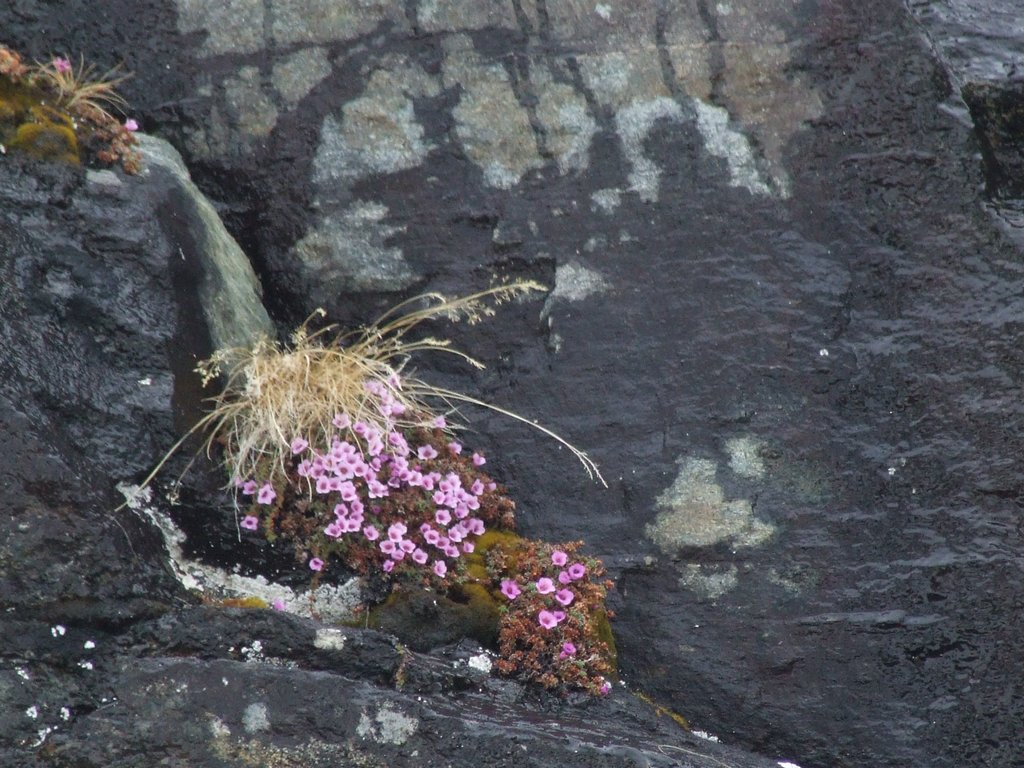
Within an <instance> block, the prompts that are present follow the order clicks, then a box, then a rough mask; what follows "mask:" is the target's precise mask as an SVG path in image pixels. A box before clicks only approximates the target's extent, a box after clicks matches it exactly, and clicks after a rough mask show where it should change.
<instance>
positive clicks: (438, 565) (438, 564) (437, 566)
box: [434, 560, 448, 579]
mask: <svg viewBox="0 0 1024 768" xmlns="http://www.w3.org/2000/svg"><path fill="white" fill-rule="evenodd" d="M434 573H436V574H437V575H438V576H440V577H441V578H442V579H443V578H444V576H445V574H446V573H448V566H447V565H445V564H444V560H435V561H434Z"/></svg>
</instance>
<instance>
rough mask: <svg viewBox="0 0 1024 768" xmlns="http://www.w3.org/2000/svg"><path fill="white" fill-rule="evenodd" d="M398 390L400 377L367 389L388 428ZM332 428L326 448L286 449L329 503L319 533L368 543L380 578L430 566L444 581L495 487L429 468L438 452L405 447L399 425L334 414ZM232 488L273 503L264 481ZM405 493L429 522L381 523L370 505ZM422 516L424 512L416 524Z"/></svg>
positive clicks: (295, 443)
mask: <svg viewBox="0 0 1024 768" xmlns="http://www.w3.org/2000/svg"><path fill="white" fill-rule="evenodd" d="M400 385H401V382H400V381H399V380H398V379H397V378H395V379H394V380H389V382H388V385H387V386H386V385H385V384H384V383H382V382H377V381H374V382H370V383H369V384H367V391H368V392H369V393H370V394H371V395H373V396H374V397H375V398H376V399H377V400H378V402H379V409H380V412H381V414H382V415H383V416H384V417H385V423H386V424H388V425H392V422H391V417H392V416H395V415H399V414H401V413H403V412H404V411H405V407H404V406H403V405H402V404H401V403H400V402H398V400H397V399H396V398H395V397H394V394H393V389H399V388H400ZM444 423H445V422H444V418H443V417H437V419H435V420H434V421H433V425H434V426H441V425H444ZM332 424H334V426H335V427H336V428H337V429H338V430H339V432H340V434H339V435H333V436H331V438H330V445H329V446H328V447H327V448H326V450H322V451H321V450H317V449H316V448H314V447H312V446H311V445H310V443H309V441H308V440H307V439H306V438H305V437H303V436H296V437H295V438H294V439H293V440H292V442H291V445H290V449H291V454H292V457H293V460H294V461H295V462H296V464H295V465H294V466H295V473H296V474H297V475H298V476H299V477H300V478H303V479H305V481H306V482H307V483H308V484H309V489H310V491H311V492H312V493H314V498H319V499H322V500H323V501H324V502H326V503H327V505H328V508H329V509H330V508H331V503H332V502H333V512H334V519H333V520H332V521H330V522H329V523H328V524H327V525H326V527H324V529H323V534H324V536H326V537H327V538H328V539H332V540H335V541H344V540H346V538H347V537H349V536H354V537H355V540H354V542H353V543H358V544H362V545H363V546H365V545H366V544H367V543H370V542H372V547H373V549H374V551H376V552H377V553H378V558H379V560H380V568H381V570H382V571H384V572H385V573H391V572H393V571H394V570H395V568H396V566H398V564H401V563H404V564H406V565H409V566H410V567H416V566H419V567H423V568H425V569H429V571H430V572H431V573H433V574H434V575H435V576H437V577H438V578H442V579H443V578H444V577H445V576H446V575H447V573H448V570H449V568H450V566H451V565H452V561H454V560H456V559H458V558H459V557H460V556H462V555H464V554H470V553H472V552H473V551H474V549H475V544H474V540H475V539H476V538H477V537H479V536H481V535H482V534H483V533H484V532H485V531H486V526H485V524H484V521H483V520H482V519H480V517H478V516H476V515H474V512H476V511H477V510H479V509H480V497H481V496H482V495H483V494H484V493H486V492H487V491H491V490H494V489H495V487H496V486H495V484H494V483H484V482H483V480H481V479H479V478H477V479H476V480H474V481H473V483H472V484H471V485H470V486H469V487H464V486H463V481H462V478H461V477H460V476H459V475H458V474H457V473H455V472H447V473H445V474H442V473H440V472H437V471H430V468H429V462H430V461H431V460H432V459H436V458H437V456H438V451H437V448H435V447H434V446H433V445H431V444H429V443H424V444H423V445H419V446H415V447H414V446H410V445H409V442H408V439H407V437H406V435H405V434H404V433H403V432H402V431H401V430H400V429H399V428H396V427H393V426H392V428H389V429H387V430H382V429H380V428H379V427H377V426H374V425H372V424H369V423H366V422H364V421H356V422H353V421H352V419H351V418H350V417H349V416H348V415H347V414H337V415H336V416H335V417H334V419H333V420H332ZM459 449H460V450H461V446H459ZM476 456H479V454H474V457H476ZM482 463H483V457H482V456H480V460H479V461H476V460H474V464H475V465H476V466H480V464H482ZM236 484H237V485H238V486H239V487H240V488H241V491H242V493H243V494H245V495H250V496H251V495H253V494H257V501H258V503H260V504H270V503H272V502H273V500H274V499H275V498H276V495H277V494H276V492H275V491H274V489H273V488H272V487H271V486H270V484H269V483H264V484H263V486H261V487H258V486H257V483H256V482H255V481H254V480H246V481H244V482H239V483H236ZM409 489H418V490H419V492H420V493H422V502H419V503H418V506H419V505H427V509H428V510H429V509H430V508H431V507H433V515H432V522H423V523H422V524H421V525H419V526H418V528H415V529H413V530H410V529H409V527H408V526H407V525H406V523H405V522H402V521H394V520H393V519H392V520H389V521H385V520H382V518H381V517H380V513H381V508H380V507H379V506H376V505H374V503H373V502H374V501H375V500H380V499H384V498H387V497H388V496H390V495H391V494H392V493H393V492H398V491H408V490H409ZM428 514H429V512H428ZM422 519H423V517H422V514H421V515H420V517H419V518H418V520H422ZM388 523H390V524H388ZM242 527H243V528H245V529H247V530H256V529H257V528H258V527H259V519H258V518H257V517H256V516H254V515H247V516H246V517H245V519H244V520H243V521H242ZM349 541H353V540H352V539H349ZM309 567H310V568H311V569H313V570H314V571H319V570H321V569H322V568H323V567H324V562H323V560H321V559H320V558H316V557H314V558H312V559H311V560H310V561H309Z"/></svg>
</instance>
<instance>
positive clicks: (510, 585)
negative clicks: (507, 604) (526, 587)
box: [501, 579, 523, 600]
mask: <svg viewBox="0 0 1024 768" xmlns="http://www.w3.org/2000/svg"><path fill="white" fill-rule="evenodd" d="M522 593H523V590H521V589H520V588H519V585H518V584H516V583H515V582H514V581H512V579H502V580H501V594H503V595H504V596H505V597H507V598H508V599H509V600H515V599H516V598H517V597H519V595H521V594H522Z"/></svg>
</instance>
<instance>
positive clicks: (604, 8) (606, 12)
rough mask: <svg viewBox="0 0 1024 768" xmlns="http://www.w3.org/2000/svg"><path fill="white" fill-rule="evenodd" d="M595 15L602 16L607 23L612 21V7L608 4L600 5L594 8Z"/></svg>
mask: <svg viewBox="0 0 1024 768" xmlns="http://www.w3.org/2000/svg"><path fill="white" fill-rule="evenodd" d="M594 13H596V14H597V15H598V16H600V17H601V18H602V19H604V20H605V21H611V20H612V7H611V6H610V5H608V4H607V3H598V4H597V5H595V6H594Z"/></svg>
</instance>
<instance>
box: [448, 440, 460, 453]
mask: <svg viewBox="0 0 1024 768" xmlns="http://www.w3.org/2000/svg"><path fill="white" fill-rule="evenodd" d="M448 450H449V451H451V452H452V453H454V454H456V455H458V454H460V453H462V443H460V442H457V441H455V440H452V441H451V442H450V443H448Z"/></svg>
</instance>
